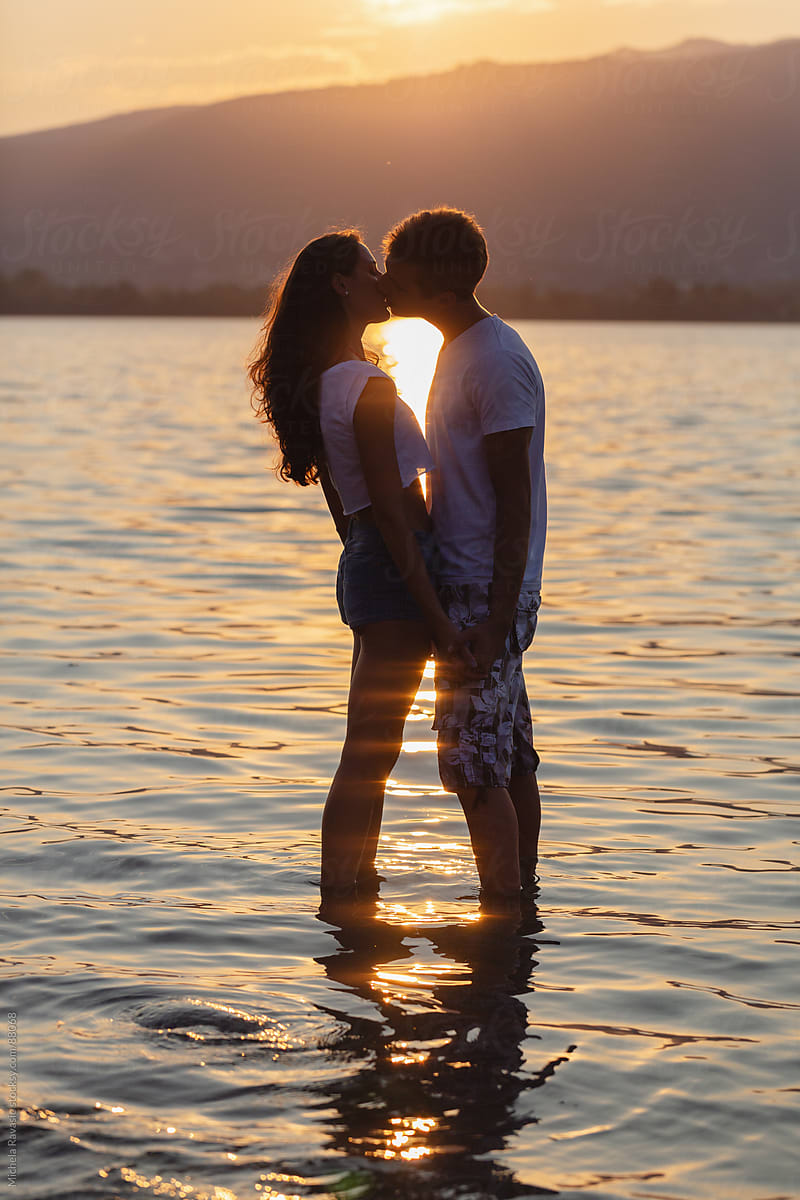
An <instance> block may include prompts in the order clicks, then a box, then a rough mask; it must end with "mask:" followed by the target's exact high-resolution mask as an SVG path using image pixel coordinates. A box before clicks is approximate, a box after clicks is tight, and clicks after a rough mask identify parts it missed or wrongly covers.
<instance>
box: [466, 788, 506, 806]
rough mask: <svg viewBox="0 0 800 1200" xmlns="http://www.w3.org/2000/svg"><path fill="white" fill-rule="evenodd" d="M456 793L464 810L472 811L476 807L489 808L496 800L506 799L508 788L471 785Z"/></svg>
mask: <svg viewBox="0 0 800 1200" xmlns="http://www.w3.org/2000/svg"><path fill="white" fill-rule="evenodd" d="M457 794H458V799H459V800H460V802H461V807H462V808H463V809H464V812H474V811H475V809H478V808H481V809H482V808H487V809H488V808H491V806H492V803H497V801H498V800H500V801H502V800H503V799H508V788H504V787H471V788H463V789H460V790H459V792H458V793H457Z"/></svg>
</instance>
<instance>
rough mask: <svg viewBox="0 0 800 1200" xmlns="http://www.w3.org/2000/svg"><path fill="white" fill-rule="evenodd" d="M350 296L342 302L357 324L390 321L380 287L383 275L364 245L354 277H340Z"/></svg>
mask: <svg viewBox="0 0 800 1200" xmlns="http://www.w3.org/2000/svg"><path fill="white" fill-rule="evenodd" d="M339 278H341V279H342V280H343V281H344V284H345V288H346V290H347V292H348V293H349V295H343V296H342V300H343V302H344V306H345V308H346V309H347V312H348V315H349V316H350V317H351V318H352V319H353V320H354V321H357V322H361V321H363V322H364V324H365V325H371V324H373V323H375V322H378V321H388V319H389V316H390V313H389V309H388V308H387V307H386V301H385V299H384V297H383V293H382V292H381V290H380V287H379V281H380V279H381V273H380V271H379V270H378V264H377V263H376V262H375V259H374V258H373V256H372V255H371V254H370V252H369V250H368V249H367V247H366V246H365V245H363V243H362V244H361V245H360V246H359V247H358V261H357V262H356V265H355V269H354V270H353V273H352V275H342V276H339Z"/></svg>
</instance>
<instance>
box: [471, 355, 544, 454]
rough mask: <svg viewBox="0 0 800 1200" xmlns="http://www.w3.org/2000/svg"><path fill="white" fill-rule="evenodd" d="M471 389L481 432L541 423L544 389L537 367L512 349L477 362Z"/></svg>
mask: <svg viewBox="0 0 800 1200" xmlns="http://www.w3.org/2000/svg"><path fill="white" fill-rule="evenodd" d="M470 383H471V387H470V391H471V393H472V402H473V405H474V407H475V411H476V413H477V415H478V421H479V423H480V428H481V433H482V434H483V435H484V436H486V434H489V433H501V432H502V431H503V430H506V429H523V428H528V427H531V426H534V425H537V424H538V423H539V421H540V419H541V411H542V401H543V399H544V388H543V386H542V380H541V376H540V375H539V372H538V370H536V368H535V366H534V365H533V364H532V363H530V362H528V361H527V360H526V359H525V358H524V357H523V356H522V355H517V354H509V353H508V352H506V353H504V354H502V355H497V356H496V357H492V358H491V359H488V360H485V361H484V362H481V363H480V364H478V365H476V367H475V368H474V369H473V372H472V378H471V381H470Z"/></svg>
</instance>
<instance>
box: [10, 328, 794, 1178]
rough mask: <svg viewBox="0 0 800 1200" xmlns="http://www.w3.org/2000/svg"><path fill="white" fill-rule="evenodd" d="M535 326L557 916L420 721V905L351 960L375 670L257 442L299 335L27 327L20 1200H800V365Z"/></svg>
mask: <svg viewBox="0 0 800 1200" xmlns="http://www.w3.org/2000/svg"><path fill="white" fill-rule="evenodd" d="M518 328H519V329H520V331H521V332H522V334H523V336H524V337H525V338H526V339H527V341H528V342H529V344H530V346H531V347H532V349H533V350H534V353H535V354H536V357H537V359H538V361H539V363H540V366H541V369H542V372H543V375H544V378H545V382H546V387H547V394H548V433H547V458H548V478H549V491H550V504H551V522H550V530H549V540H548V549H547V555H546V560H545V584H544V589H543V607H542V613H541V617H540V622H539V629H538V632H537V635H536V640H535V642H534V645H533V647H532V649H531V651H530V652H529V654H528V656H527V658H526V664H527V666H526V673H527V679H528V686H529V691H530V694H531V699H532V705H533V708H534V713H535V721H536V741H537V746H538V748H539V751H540V754H541V756H542V767H541V771H540V782H541V787H542V792H543V797H544V826H543V846H542V851H543V857H542V860H541V865H540V869H541V886H540V891H539V894H538V897H537V899H536V901H535V902H532V903H530V904H528V905H527V906H526V907H525V909H524V911H523V916H522V921H521V922H520V921H518V920H512V919H503V918H501V917H491V916H481V914H480V912H479V906H478V898H477V897H478V891H477V877H476V874H475V870H474V864H473V860H472V856H471V853H470V851H469V845H468V841H467V836H466V829H465V825H464V821H463V818H462V816H461V813H460V810H459V809H458V804H457V801H456V799H455V797H454V796H451V795H448V794H445V793H443V792H442V791H441V790H440V788H439V785H438V777H437V773H436V760H435V753H434V742H433V736H434V735H433V734H432V732H431V729H430V723H431V710H432V691H431V690H424V689H423V690H422V691H421V692H420V694H419V696H418V698H417V699H418V702H417V705H416V707H415V710H414V711H413V713H412V717H411V719H410V721H409V723H408V726H407V739H408V740H407V746H406V750H405V751H404V753H403V755H402V756H401V759H400V762H399V763H398V766H397V768H396V770H395V772H394V775H393V778H392V779H391V781H390V783H389V796H388V802H387V811H386V818H385V824H384V831H383V838H382V841H381V845H380V851H379V867H380V870H381V873H382V874H383V875H384V876H385V879H386V881H385V883H383V885H382V888H381V894H380V898H379V901H378V902H377V903H376V904H375V905H373V906H371V907H370V906H364V907H363V908H362V909H361V910H359V911H358V912H356V913H354V914H351V916H350V917H348V919H346V920H344V921H342V922H341V923H340V924H337V923H335V922H333V921H328V920H325V919H323V918H322V917H321V916H320V915H319V913H318V907H319V898H318V891H317V879H318V831H319V823H320V814H321V808H322V804H323V801H324V797H325V793H326V790H327V785H328V783H329V780H330V777H331V775H332V773H333V771H334V769H335V766H336V762H337V758H338V751H339V747H340V743H341V740H342V736H343V730H344V719H345V699H346V686H347V678H348V667H349V659H350V635H349V633H348V631H347V630H346V629H345V628H344V626H342V625H341V623H340V621H339V617H338V613H337V610H336V605H335V600H334V576H335V569H336V563H337V558H338V545H337V541H336V538H335V534H334V531H333V526H332V525H331V523H330V520H329V518H328V516H327V513H326V511H325V509H324V507H323V503H322V499H321V496H320V494H319V490H318V489H299V488H296V487H294V486H292V485H287V484H281V483H279V482H278V481H277V480H276V479H275V477H274V475H273V474H272V473H271V471H270V469H269V464H270V460H271V457H272V456H271V452H270V451H269V449H268V447H267V444H266V438H265V434H264V431H263V430H262V428H261V427H260V426H259V425H258V424H257V422H256V421H255V420H254V419H253V418H252V416H251V414H250V411H249V407H248V393H247V389H246V386H245V379H244V372H243V363H244V360H245V358H246V356H247V353H248V351H249V349H250V347H251V345H252V343H253V341H254V339H255V335H256V332H257V322H254V321H248V320H239V319H221V320H190V319H187V320H184V319H172V320H168V319H167V320H157V319H152V320H151V319H138V320H137V319H130V320H126V319H123V318H121V319H116V318H108V319H83V318H38V319H37V318H32V319H28V318H11V319H6V320H5V321H4V322H3V324H2V327H1V328H0V333H1V334H2V338H3V343H4V347H5V349H4V355H3V365H2V368H0V386H1V388H2V419H3V433H2V478H3V497H4V499H3V516H4V518H5V522H4V523H5V525H6V533H7V539H6V541H5V547H4V550H3V559H2V567H3V572H2V579H3V583H4V587H3V591H2V609H3V618H4V620H3V625H4V654H3V660H2V667H3V676H4V684H5V686H4V689H3V696H4V699H3V707H2V718H1V719H2V739H3V741H2V751H1V752H0V761H1V762H2V782H1V783H0V787H1V788H2V792H1V794H0V799H1V800H2V832H3V834H4V838H3V841H2V847H3V851H4V854H3V865H4V872H3V883H2V887H3V911H2V918H3V919H2V930H3V934H4V937H3V949H2V955H3V958H2V962H1V963H0V967H1V968H2V997H3V999H2V1003H3V1006H4V1008H3V1011H4V1013H7V1014H9V1016H8V1018H7V1019H8V1022H9V1038H10V1040H11V1042H15V1043H16V1045H15V1047H14V1048H15V1051H16V1059H15V1060H13V1059H12V1062H11V1065H12V1066H13V1065H14V1063H15V1064H16V1076H13V1075H12V1074H9V1078H8V1082H9V1084H10V1085H14V1084H15V1085H16V1089H17V1090H16V1098H17V1099H16V1103H17V1105H18V1111H17V1114H16V1115H17V1119H18V1124H17V1130H16V1137H17V1142H16V1145H12V1146H11V1147H9V1154H11V1152H12V1151H16V1158H15V1159H13V1158H10V1160H9V1161H10V1163H11V1165H14V1164H15V1165H16V1171H17V1175H16V1178H17V1180H18V1182H17V1187H16V1193H15V1194H16V1195H17V1196H19V1197H26V1198H29V1200H49V1198H56V1197H58V1198H59V1200H60V1198H64V1197H74V1198H76V1200H89V1198H90V1197H102V1198H103V1200H108V1198H111V1197H130V1196H134V1195H135V1196H144V1197H148V1196H153V1197H155V1196H170V1197H191V1198H192V1200H209V1198H213V1200H244V1198H245V1197H248V1198H255V1197H261V1198H262V1200H263V1198H265V1197H268V1198H271V1200H278V1197H291V1198H294V1197H310V1196H314V1197H318V1198H319V1200H323V1198H327V1200H331V1198H332V1197H335V1198H336V1200H357V1198H358V1197H362V1196H364V1197H369V1198H370V1200H395V1198H399V1200H414V1198H416V1197H425V1200H445V1198H454V1200H456V1198H457V1200H489V1198H494V1197H533V1196H540V1195H557V1196H560V1197H563V1198H568V1200H577V1198H579V1197H580V1198H584V1197H588V1198H591V1200H618V1198H625V1200H628V1198H630V1200H633V1198H636V1200H638V1198H647V1200H673V1198H674V1200H688V1198H693V1200H694V1198H701V1197H703V1198H708V1200H730V1198H734V1200H738V1198H743V1200H777V1198H778V1197H781V1198H783V1197H790V1196H792V1197H794V1196H798V1195H800V1185H798V1182H797V1180H798V1179H800V1155H798V1138H797V1100H798V1090H799V1089H800V1073H799V1072H798V1058H799V1057H800V1055H799V1054H798V1048H799V1046H800V1042H799V1041H798V1037H797V1033H798V1012H800V987H798V970H797V963H798V945H800V923H799V922H798V899H800V895H799V894H798V891H799V889H798V878H799V877H798V870H799V869H800V868H798V852H797V838H798V833H797V824H796V817H797V813H798V794H797V785H798V771H800V763H799V760H800V753H799V751H798V737H799V736H800V722H799V721H798V716H800V675H799V674H798V652H799V647H798V639H797V634H798V625H799V624H800V605H798V591H799V589H798V571H797V549H798V546H797V531H798V520H797V518H798V503H797V501H798V494H797V476H798V462H800V444H799V443H800V437H799V436H798V420H797V398H798V393H800V333H799V332H798V329H797V328H796V327H791V326H782V327H780V326H756V325H749V326H747V325H746V326H739V325H726V326H724V325H698V326H684V325H669V324H617V323H596V324H582V323H578V322H575V323H572V322H524V323H519V325H518ZM417 337H418V333H415V332H414V330H413V329H410V327H406V326H402V327H401V326H396V327H395V328H394V333H392V330H391V329H390V331H389V338H390V343H391V345H393V346H394V347H395V357H397V358H398V360H400V359H402V358H404V359H405V361H404V362H403V361H399V362H398V368H397V369H398V372H399V374H400V376H402V375H403V372H404V371H405V373H406V376H409V377H410V376H415V378H416V383H415V384H414V386H417V387H422V382H423V377H424V374H425V371H426V370H428V369H429V367H428V365H426V364H429V361H430V355H431V346H430V340H429V339H428V340H426V339H425V338H421V339H420V340H419V341H418V342H415V338H417ZM392 338H394V341H392ZM415 345H417V346H418V347H419V356H418V357H419V362H417V359H416V357H415V353H414V347H415ZM398 347H399V348H400V349H399V351H398V349H397V348H398ZM433 352H434V353H435V347H434V351H433ZM415 373H416V375H415ZM417 402H418V401H417ZM425 686H426V687H427V688H428V689H430V688H431V687H432V685H431V682H430V680H428V681H427V682H426V685H425ZM12 1014H14V1015H12ZM3 1042H4V1043H5V1042H6V1038H5V1037H4V1038H3ZM12 1098H13V1097H12ZM13 1116H14V1114H13V1113H10V1114H8V1119H7V1123H6V1129H5V1131H4V1132H3V1135H2V1140H3V1143H4V1144H5V1143H6V1142H7V1141H8V1139H9V1136H11V1134H12V1131H13ZM12 1141H13V1137H12Z"/></svg>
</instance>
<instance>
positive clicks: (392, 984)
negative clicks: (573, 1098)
mask: <svg viewBox="0 0 800 1200" xmlns="http://www.w3.org/2000/svg"><path fill="white" fill-rule="evenodd" d="M344 907H345V906H343V908H344ZM374 908H375V902H374V901H371V902H370V901H368V900H364V901H363V902H361V906H360V908H359V906H358V905H350V906H349V908H348V909H347V911H348V913H349V915H348V916H346V917H345V919H343V920H341V921H340V922H339V924H340V926H341V928H340V929H337V930H336V931H335V932H334V931H333V930H331V931H330V937H332V938H334V939H335V941H336V943H337V944H336V946H335V949H333V952H332V953H330V954H326V955H324V956H322V957H319V958H317V960H316V961H317V962H318V963H320V965H321V966H323V967H324V968H325V971H326V974H327V976H328V978H329V979H330V980H331V981H332V982H333V983H334V984H335V985H336V989H337V990H336V991H335V992H334V993H333V994H332V998H331V1001H330V1003H329V1004H326V1005H323V1006H322V1008H323V1011H325V1012H326V1013H327V1015H328V1016H329V1017H332V1018H333V1019H334V1020H335V1021H336V1027H337V1032H335V1033H334V1034H332V1035H330V1036H329V1037H328V1038H327V1039H326V1042H325V1045H326V1049H327V1051H328V1053H329V1055H330V1056H331V1058H332V1059H333V1061H334V1062H338V1064H339V1066H340V1071H339V1072H337V1075H336V1076H334V1077H330V1076H328V1077H326V1078H325V1080H324V1081H323V1082H322V1083H320V1085H319V1093H320V1105H321V1107H322V1108H323V1109H324V1110H325V1112H326V1113H328V1112H330V1110H331V1107H333V1109H334V1115H332V1116H331V1117H328V1118H327V1124H328V1127H329V1129H330V1138H329V1144H330V1147H331V1148H332V1149H334V1150H335V1151H337V1152H338V1153H339V1154H344V1155H346V1156H348V1158H351V1159H355V1160H358V1159H359V1158H366V1159H368V1160H371V1162H373V1163H382V1164H383V1168H382V1171H381V1173H380V1175H379V1177H378V1178H377V1179H373V1180H372V1184H373V1187H372V1189H371V1190H370V1192H369V1195H370V1198H371V1200H373V1198H374V1200H383V1197H391V1198H392V1200H397V1198H398V1197H400V1196H402V1197H406V1198H408V1200H412V1198H416V1197H427V1198H430V1197H433V1196H438V1195H440V1194H445V1195H448V1196H451V1197H452V1196H457V1195H462V1194H463V1193H462V1191H461V1187H467V1188H468V1191H469V1194H470V1195H471V1196H476V1195H477V1194H479V1195H480V1196H487V1197H488V1196H516V1195H520V1194H523V1193H524V1194H525V1195H530V1189H529V1188H527V1187H524V1188H521V1187H520V1185H519V1184H518V1183H517V1182H516V1181H515V1178H514V1176H513V1174H512V1173H511V1172H510V1171H509V1169H508V1167H506V1166H504V1165H502V1163H501V1162H498V1161H497V1159H498V1154H499V1153H500V1152H502V1151H503V1149H504V1148H505V1147H507V1146H508V1144H509V1142H510V1141H512V1139H513V1138H514V1136H515V1135H516V1134H518V1133H519V1131H520V1130H521V1129H522V1128H523V1127H525V1126H526V1125H528V1124H530V1123H531V1122H535V1120H536V1117H535V1115H534V1111H533V1097H532V1096H531V1095H530V1093H531V1092H532V1091H533V1090H534V1089H536V1088H539V1087H541V1086H542V1084H544V1083H545V1082H546V1081H547V1080H548V1079H549V1078H550V1077H551V1076H552V1075H553V1074H554V1072H555V1071H556V1070H557V1068H558V1067H559V1065H560V1064H561V1063H563V1062H565V1061H566V1060H567V1058H568V1057H569V1054H570V1053H571V1051H572V1050H574V1049H575V1047H574V1046H567V1045H565V1046H564V1047H563V1050H562V1053H561V1054H560V1055H558V1056H557V1057H555V1058H552V1057H550V1058H548V1057H547V1056H546V1055H545V1056H542V1057H541V1058H540V1061H539V1062H538V1063H537V1064H536V1067H535V1068H534V1067H532V1065H531V1064H530V1063H528V1064H527V1065H526V1064H525V1061H524V1058H525V1054H524V1050H523V1041H524V1040H526V1039H528V1040H529V1042H530V1043H531V1044H530V1051H531V1052H533V1053H535V1047H536V1045H537V1040H536V1035H535V1034H533V1035H532V1034H530V1033H529V1032H528V1028H527V1025H528V1013H527V1008H526V1005H525V1002H524V1001H523V1000H521V999H519V997H520V996H522V995H525V994H526V993H530V992H532V991H533V990H534V985H533V981H532V979H531V976H532V973H533V970H534V969H535V967H536V965H537V964H536V960H535V958H534V955H535V954H536V953H537V950H538V946H537V945H536V942H535V941H534V940H532V939H533V938H535V937H536V935H537V934H538V933H539V932H540V930H541V924H540V923H539V921H538V919H537V916H536V910H535V907H534V906H533V905H532V904H531V905H526V914H525V919H524V923H523V925H522V926H520V924H519V917H518V915H517V916H511V915H509V914H506V915H504V916H499V915H498V916H487V917H484V918H482V919H481V920H479V921H468V922H466V923H461V924H452V923H451V924H441V923H420V924H419V926H418V927H414V924H413V921H412V922H411V925H410V926H409V925H408V924H403V925H397V924H393V923H391V922H389V921H385V920H380V919H377V918H376V916H375V914H374V911H372V910H374ZM410 938H411V939H415V940H417V939H424V940H425V941H427V942H428V943H429V945H430V947H432V949H433V952H434V955H435V957H434V958H433V961H432V962H431V963H429V964H420V963H419V961H418V953H417V952H416V951H415V948H414V947H410V946H408V945H407V942H408V940H409V939H410ZM410 960H413V961H410ZM551 1053H552V1052H551ZM526 1067H527V1069H526ZM414 1162H416V1163H419V1165H420V1169H421V1170H422V1174H420V1175H417V1174H416V1172H414V1173H411V1175H409V1173H408V1172H407V1170H405V1169H402V1168H404V1166H405V1164H408V1163H414ZM397 1167H400V1168H401V1172H400V1173H399V1174H398V1172H397V1170H395V1169H393V1168H397ZM442 1180H443V1181H445V1182H446V1185H447V1186H446V1189H445V1191H444V1193H440V1191H439V1190H438V1187H437V1184H438V1183H439V1182H440V1181H442ZM476 1189H480V1191H479V1193H478V1192H476ZM541 1191H542V1193H544V1192H546V1189H544V1188H542V1189H541ZM548 1194H550V1193H548Z"/></svg>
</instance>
